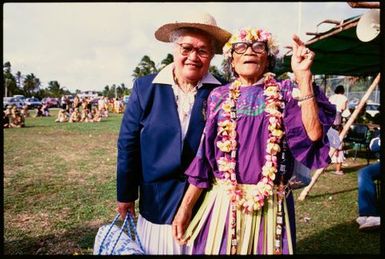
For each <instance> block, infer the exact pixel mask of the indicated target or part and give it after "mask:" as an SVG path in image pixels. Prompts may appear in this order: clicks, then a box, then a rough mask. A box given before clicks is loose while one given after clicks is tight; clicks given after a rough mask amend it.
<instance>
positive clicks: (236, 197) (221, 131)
mask: <svg viewBox="0 0 385 259" xmlns="http://www.w3.org/2000/svg"><path fill="white" fill-rule="evenodd" d="M263 82H264V92H263V95H264V96H265V112H266V116H267V118H268V120H269V125H268V130H269V137H268V140H267V145H266V153H267V154H266V156H265V160H266V162H265V164H264V166H263V167H262V175H263V177H262V179H261V180H260V181H259V182H258V183H257V184H256V185H255V188H254V189H253V190H252V191H248V193H246V192H245V191H243V190H242V189H241V188H240V187H239V186H238V182H237V178H236V173H235V167H236V155H237V140H236V138H237V132H236V127H237V122H236V119H237V111H236V105H237V101H238V98H239V96H240V95H241V92H240V87H241V84H242V83H241V81H240V80H239V79H237V80H235V81H234V82H233V83H232V84H231V85H230V87H229V96H228V98H227V99H226V101H224V102H223V103H222V105H221V108H222V110H223V115H224V116H223V118H222V119H221V120H219V121H218V136H220V139H219V140H218V141H217V143H216V144H217V147H218V148H219V149H220V150H221V151H222V152H223V156H222V157H220V158H219V159H218V160H217V163H218V170H219V171H220V172H222V175H223V179H224V180H225V182H226V183H227V184H228V185H229V188H228V192H229V195H230V201H231V215H230V216H231V225H230V228H231V229H230V231H231V243H230V246H231V247H230V253H231V254H236V253H237V247H238V239H237V209H240V210H241V211H242V212H244V213H253V212H256V211H258V210H260V209H261V208H262V207H263V205H264V202H265V198H266V199H267V198H268V197H269V196H271V195H272V194H273V186H274V182H273V181H274V179H275V176H276V174H277V172H278V161H277V154H278V153H279V152H280V150H281V148H280V141H281V139H282V137H283V134H284V132H283V131H282V113H281V112H280V109H283V106H284V103H283V102H282V95H281V93H280V88H279V85H278V84H277V82H276V81H275V79H274V74H272V73H266V74H264V80H263ZM279 187H280V188H279V193H280V194H279V195H278V198H279V197H282V184H280V186H279ZM281 204H282V199H281V198H279V204H278V206H279V207H278V209H280V208H282V206H281ZM278 212H279V213H281V210H278ZM277 220H280V221H282V214H280V215H277ZM278 223H279V224H277V227H276V228H277V229H276V235H275V241H276V242H275V243H276V246H275V253H277V254H278V253H280V252H281V251H282V250H281V232H279V230H280V229H281V228H282V224H281V223H280V222H278Z"/></svg>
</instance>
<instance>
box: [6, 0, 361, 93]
mask: <svg viewBox="0 0 385 259" xmlns="http://www.w3.org/2000/svg"><path fill="white" fill-rule="evenodd" d="M367 10H368V9H363V8H351V7H350V6H349V5H348V4H347V2H282V3H280V2H270V3H268V2H254V3H253V2H241V3H239V2H237V3H235V2H234V3H231V2H222V3H221V2H204V3H202V2H200V3H194V2H189V3H187V2H168V3H167V2H162V3H154V2H153V3H144V2H142V3H140V2H136V3H134V2H131V3H130V2H128V3H119V2H115V3H100V2H98V3H96V2H95V3H92V2H91V3H75V2H72V3H5V4H4V5H3V63H5V62H7V61H9V62H10V63H11V65H12V73H13V74H15V73H16V72H17V71H20V72H21V73H22V75H27V74H30V73H33V74H34V75H35V76H36V77H38V78H39V79H40V81H41V83H42V84H41V87H42V88H45V87H47V84H48V82H49V81H58V82H59V84H60V85H61V87H65V88H66V89H68V90H70V91H71V92H74V91H75V90H76V89H79V90H81V91H87V90H95V91H102V90H103V89H104V87H105V86H106V85H109V86H111V85H113V84H116V85H120V84H121V83H124V84H125V85H126V87H131V86H132V83H133V77H132V76H131V74H132V73H133V70H134V69H135V67H136V66H137V65H138V63H139V62H140V60H141V58H142V57H143V56H144V55H148V56H149V57H150V58H151V59H152V60H153V61H154V62H155V64H157V65H159V64H160V62H161V61H162V60H163V59H164V58H166V56H167V53H172V45H170V43H164V42H160V41H157V40H156V39H155V37H154V32H155V31H156V30H157V29H158V28H159V27H160V26H162V25H163V24H165V23H169V22H173V21H180V20H181V18H182V17H183V16H184V15H186V14H188V13H191V12H196V11H203V12H208V13H210V14H211V15H213V16H214V17H215V19H216V21H217V24H218V25H219V26H220V27H222V28H224V29H226V30H228V31H229V32H235V31H236V30H238V29H240V28H242V27H259V28H264V29H266V30H268V31H270V32H271V33H272V34H273V35H274V36H275V37H276V39H277V40H278V42H279V43H280V46H281V48H280V54H281V55H282V54H284V53H286V51H287V48H284V47H285V46H289V45H290V44H291V36H292V34H293V33H296V34H298V35H299V36H300V38H301V39H302V40H303V41H307V40H309V39H311V38H312V36H308V35H306V34H305V33H306V32H316V31H317V29H318V32H322V31H326V30H329V29H330V28H332V27H333V26H334V25H332V24H327V23H324V24H321V25H319V26H318V28H317V24H319V23H320V22H322V21H324V20H326V19H332V20H338V21H341V20H344V19H347V18H350V17H353V16H357V15H361V14H363V13H365V12H366V11H367ZM221 61H222V56H221V55H216V56H215V57H214V59H213V60H212V63H211V64H212V65H216V66H218V67H219V66H220V64H221Z"/></svg>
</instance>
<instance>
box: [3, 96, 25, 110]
mask: <svg viewBox="0 0 385 259" xmlns="http://www.w3.org/2000/svg"><path fill="white" fill-rule="evenodd" d="M8 105H10V106H12V105H16V107H17V108H19V109H21V108H22V107H23V102H22V101H20V100H19V99H17V98H14V97H3V109H5V108H7V106H8Z"/></svg>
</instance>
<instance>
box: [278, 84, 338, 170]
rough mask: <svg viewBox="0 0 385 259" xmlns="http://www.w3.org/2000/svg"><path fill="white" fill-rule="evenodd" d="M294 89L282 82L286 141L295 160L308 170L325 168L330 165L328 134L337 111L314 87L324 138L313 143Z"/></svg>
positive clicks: (316, 87)
mask: <svg viewBox="0 0 385 259" xmlns="http://www.w3.org/2000/svg"><path fill="white" fill-rule="evenodd" d="M293 88H296V86H295V85H294V84H293V83H292V82H291V81H290V80H285V81H283V82H282V85H281V89H283V95H284V99H285V101H286V104H285V112H284V118H283V122H284V127H285V132H286V139H287V143H288V146H289V149H290V151H291V153H292V154H293V156H294V158H295V159H296V160H297V161H299V162H301V163H302V164H303V165H305V166H306V167H308V168H311V169H317V168H324V167H326V166H327V165H328V164H330V157H329V150H330V145H329V140H328V137H327V132H328V130H329V128H330V127H331V125H332V124H333V121H334V118H335V114H336V110H335V106H334V105H332V104H331V103H330V102H329V101H328V98H327V97H326V96H325V94H324V93H323V92H322V91H320V89H319V88H318V86H314V94H315V96H316V97H315V98H316V101H317V105H318V108H319V113H318V116H319V120H320V122H321V125H322V127H323V136H322V137H321V139H320V140H318V141H315V142H313V141H311V140H310V138H309V137H308V135H307V133H306V130H305V127H304V125H303V123H302V118H301V108H300V107H299V106H298V101H297V100H296V99H294V98H293V94H292V93H293Z"/></svg>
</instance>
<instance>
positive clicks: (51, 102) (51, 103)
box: [41, 97, 60, 108]
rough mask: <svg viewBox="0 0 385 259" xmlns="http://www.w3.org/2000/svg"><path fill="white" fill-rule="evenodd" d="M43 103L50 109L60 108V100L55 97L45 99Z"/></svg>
mask: <svg viewBox="0 0 385 259" xmlns="http://www.w3.org/2000/svg"><path fill="white" fill-rule="evenodd" d="M41 103H45V104H47V106H48V108H57V107H59V105H60V103H59V99H58V98H53V97H45V98H43V99H42V100H41Z"/></svg>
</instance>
